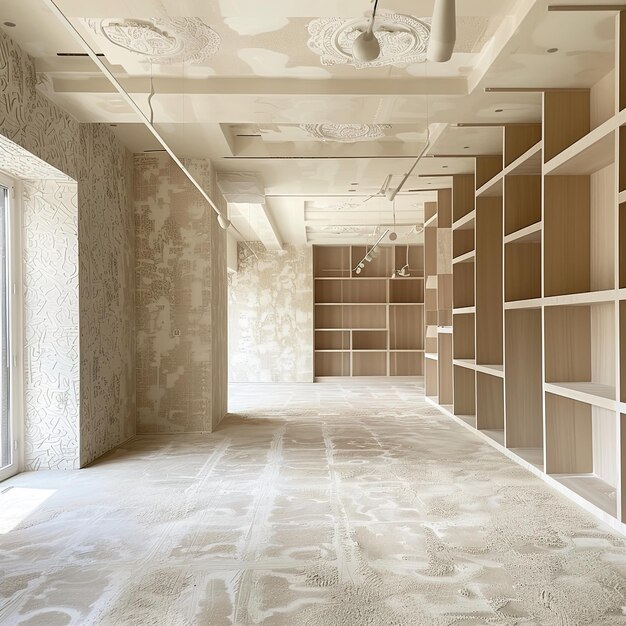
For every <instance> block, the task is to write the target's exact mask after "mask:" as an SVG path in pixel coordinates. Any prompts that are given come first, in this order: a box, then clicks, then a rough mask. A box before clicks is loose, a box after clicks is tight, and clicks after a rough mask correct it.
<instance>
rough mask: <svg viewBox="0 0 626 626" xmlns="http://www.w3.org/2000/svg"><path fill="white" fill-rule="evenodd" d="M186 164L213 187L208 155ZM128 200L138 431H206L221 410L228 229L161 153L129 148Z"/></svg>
mask: <svg viewBox="0 0 626 626" xmlns="http://www.w3.org/2000/svg"><path fill="white" fill-rule="evenodd" d="M185 165H186V166H187V167H188V168H189V169H190V171H192V172H193V174H194V177H196V180H198V181H199V182H200V184H201V185H203V187H204V188H205V189H207V190H212V189H213V185H214V174H213V172H212V171H211V166H210V163H209V162H207V161H202V160H193V161H188V162H185ZM134 208H135V228H136V230H135V232H136V285H137V291H136V322H137V432H139V433H174V432H195V431H208V432H210V431H211V430H212V429H213V425H214V424H217V423H218V422H219V420H220V419H221V418H222V417H223V415H224V413H225V394H226V384H225V379H224V380H222V378H220V376H222V377H223V373H220V367H221V365H222V363H223V359H224V358H225V357H223V356H222V354H221V353H224V354H225V352H226V351H225V349H221V352H220V343H221V342H224V336H225V334H226V332H225V331H226V329H225V328H224V329H220V327H219V324H220V323H223V321H222V317H223V315H224V312H221V314H219V315H218V313H217V310H216V309H219V308H220V301H221V300H222V299H224V304H225V298H224V290H225V286H224V285H225V281H226V270H225V262H226V259H225V255H226V251H225V245H226V244H225V239H226V237H225V232H224V231H222V230H221V229H220V228H219V226H218V225H217V220H216V216H215V213H214V211H213V210H212V209H211V207H210V206H209V205H208V203H207V202H206V200H205V199H204V198H203V197H202V196H201V195H200V193H199V192H198V191H197V189H195V188H194V187H193V186H192V185H191V183H190V182H189V181H188V180H187V178H186V177H185V176H184V174H183V173H182V172H181V171H180V169H179V168H178V167H177V166H176V164H175V163H174V162H173V161H172V160H171V159H170V157H169V156H168V155H166V154H157V155H154V154H151V155H140V154H138V155H135V172H134ZM222 257H223V259H222ZM216 316H217V317H218V319H217V320H216V322H217V323H216V324H214V317H216ZM217 334H221V339H220V341H219V342H218V341H216V335H217ZM214 361H215V366H214Z"/></svg>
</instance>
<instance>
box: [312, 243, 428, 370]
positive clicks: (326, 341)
mask: <svg viewBox="0 0 626 626" xmlns="http://www.w3.org/2000/svg"><path fill="white" fill-rule="evenodd" d="M365 253H366V247H365V246H313V269H314V282H315V293H314V298H315V299H314V309H315V313H314V327H315V346H314V347H315V359H314V360H315V377H316V378H321V377H327V376H352V377H357V376H422V375H423V373H424V247H423V246H421V245H396V246H379V247H378V255H377V256H376V257H375V258H374V259H373V260H372V262H371V263H366V264H365V267H364V268H363V270H362V271H361V273H360V274H357V273H356V272H354V271H353V270H354V268H355V267H356V265H357V264H358V263H359V261H360V260H361V259H362V258H363V257H364V256H365ZM407 262H408V264H409V276H406V277H400V276H397V277H394V278H392V274H393V273H394V272H395V271H397V270H399V269H400V268H402V267H403V266H404V265H405V264H406V263H407Z"/></svg>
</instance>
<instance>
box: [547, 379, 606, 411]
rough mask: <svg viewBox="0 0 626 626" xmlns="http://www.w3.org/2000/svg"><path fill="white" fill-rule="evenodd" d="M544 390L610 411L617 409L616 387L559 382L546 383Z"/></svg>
mask: <svg viewBox="0 0 626 626" xmlns="http://www.w3.org/2000/svg"><path fill="white" fill-rule="evenodd" d="M544 389H545V391H546V392H548V393H553V394H555V395H558V396H563V397H564V398H570V399H571V400H577V401H578V402H586V403H587V404H591V405H593V406H599V407H601V408H603V409H607V410H609V411H615V410H616V409H617V402H616V399H615V387H610V386H609V385H602V384H600V383H587V382H558V383H545V384H544Z"/></svg>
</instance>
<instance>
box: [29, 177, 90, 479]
mask: <svg viewBox="0 0 626 626" xmlns="http://www.w3.org/2000/svg"><path fill="white" fill-rule="evenodd" d="M22 210H23V229H24V237H23V242H24V249H23V255H24V274H23V284H24V405H25V417H26V419H25V430H24V434H25V436H24V442H25V446H24V447H25V449H24V461H25V465H26V467H27V468H28V469H31V470H36V469H39V468H47V469H73V468H75V467H77V466H78V415H79V358H78V355H79V343H78V318H79V313H78V197H77V189H76V183H62V182H55V181H24V184H23V202H22Z"/></svg>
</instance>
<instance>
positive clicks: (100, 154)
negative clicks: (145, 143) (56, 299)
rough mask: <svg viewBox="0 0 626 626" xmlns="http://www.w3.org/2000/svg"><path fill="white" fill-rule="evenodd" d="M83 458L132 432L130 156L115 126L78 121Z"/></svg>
mask: <svg viewBox="0 0 626 626" xmlns="http://www.w3.org/2000/svg"><path fill="white" fill-rule="evenodd" d="M80 154H81V159H80V167H79V177H78V208H79V213H78V258H79V261H80V277H79V290H80V363H81V366H80V405H81V411H80V416H81V417H80V462H81V466H84V465H85V464H87V463H90V462H91V461H93V460H94V459H96V458H97V457H99V456H100V455H102V454H104V453H105V452H107V451H108V450H110V449H111V448H113V447H115V446H116V445H118V444H120V443H121V442H122V441H125V440H127V439H129V438H130V437H132V436H133V435H134V434H135V278H134V277H135V237H134V220H133V213H132V201H131V198H132V165H133V160H132V156H131V155H130V153H128V151H127V150H126V149H125V148H124V147H123V146H122V145H121V144H120V143H119V142H118V141H117V140H116V138H115V136H114V135H113V133H112V131H111V130H110V129H109V128H108V127H107V126H103V125H100V124H81V125H80Z"/></svg>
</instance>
